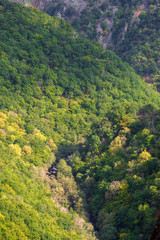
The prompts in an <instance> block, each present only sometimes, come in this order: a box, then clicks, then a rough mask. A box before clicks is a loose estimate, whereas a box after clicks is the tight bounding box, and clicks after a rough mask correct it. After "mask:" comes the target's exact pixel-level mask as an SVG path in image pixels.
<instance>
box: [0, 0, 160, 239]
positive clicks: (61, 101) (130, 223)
mask: <svg viewBox="0 0 160 240" xmlns="http://www.w3.org/2000/svg"><path fill="white" fill-rule="evenodd" d="M0 105H1V112H0V148H1V150H0V168H1V171H0V206H1V208H0V236H2V239H18V240H20V239H23V240H24V239H36V240H37V239H57V240H58V239H75V240H77V239H96V238H98V239H101V240H105V239H106V240H109V239H110V240H116V239H121V240H122V239H123V240H135V239H136V240H140V239H144V240H145V239H146V240H147V239H148V237H149V236H150V234H151V232H152V229H153V226H154V223H155V220H154V216H156V214H157V209H158V208H159V179H160V169H159V167H160V166H159V160H158V159H159V156H160V152H159V137H160V136H159V131H160V126H159V117H160V112H159V106H160V96H159V94H158V93H157V92H156V91H155V89H154V88H151V87H149V86H148V85H147V84H146V83H145V82H144V81H142V79H141V78H140V77H139V76H138V75H137V74H136V73H135V72H134V70H133V69H132V68H131V67H130V66H129V65H128V64H127V63H124V62H122V61H121V59H120V58H119V57H118V56H117V55H116V54H115V53H112V52H111V51H108V50H105V49H104V48H103V47H102V46H101V45H100V44H98V43H96V42H92V41H90V40H85V39H84V37H82V36H81V35H79V34H78V33H77V32H76V31H75V30H74V29H73V28H72V27H71V25H70V24H68V23H66V22H64V21H63V20H62V19H58V18H57V17H50V16H48V15H47V14H44V13H42V12H40V11H38V10H37V9H33V8H25V7H23V6H21V5H19V4H15V3H10V2H8V1H6V0H0ZM89 220H90V221H92V223H93V224H94V227H95V230H96V231H97V232H96V233H95V231H94V229H93V226H92V224H91V223H89ZM98 232H99V233H98Z"/></svg>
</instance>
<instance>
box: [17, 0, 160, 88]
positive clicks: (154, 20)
mask: <svg viewBox="0 0 160 240" xmlns="http://www.w3.org/2000/svg"><path fill="white" fill-rule="evenodd" d="M14 1H17V2H21V3H23V4H30V5H31V6H34V7H37V8H39V9H41V10H42V11H45V12H47V13H48V14H50V15H51V16H58V17H60V18H62V19H65V20H66V21H68V22H70V23H71V24H72V25H73V26H74V27H75V28H76V30H77V31H78V32H79V33H82V34H84V35H85V37H87V38H89V39H91V40H96V41H98V42H99V43H100V44H101V45H102V46H103V47H105V48H107V49H112V50H114V51H115V52H116V53H117V54H118V55H119V56H120V57H121V58H122V59H123V60H125V61H126V62H128V63H129V64H130V65H131V66H132V67H134V69H135V70H136V72H137V73H138V74H140V75H141V76H142V77H144V80H145V81H146V82H148V83H149V84H152V85H155V86H156V87H157V89H158V91H159V84H160V83H159V82H160V77H159V75H160V62H159V57H160V56H159V48H160V40H159V38H160V27H159V26H160V4H159V1H158V0H152V1H151V0H143V1H138V0H137V1H133V0H130V1H123V0H114V1H113V0H108V1H103V0H98V1H89V0H88V1H86V0H81V1H68V0H61V1H46V0H43V1H37V0H36V1H35V0H31V1H22V0H14Z"/></svg>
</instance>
